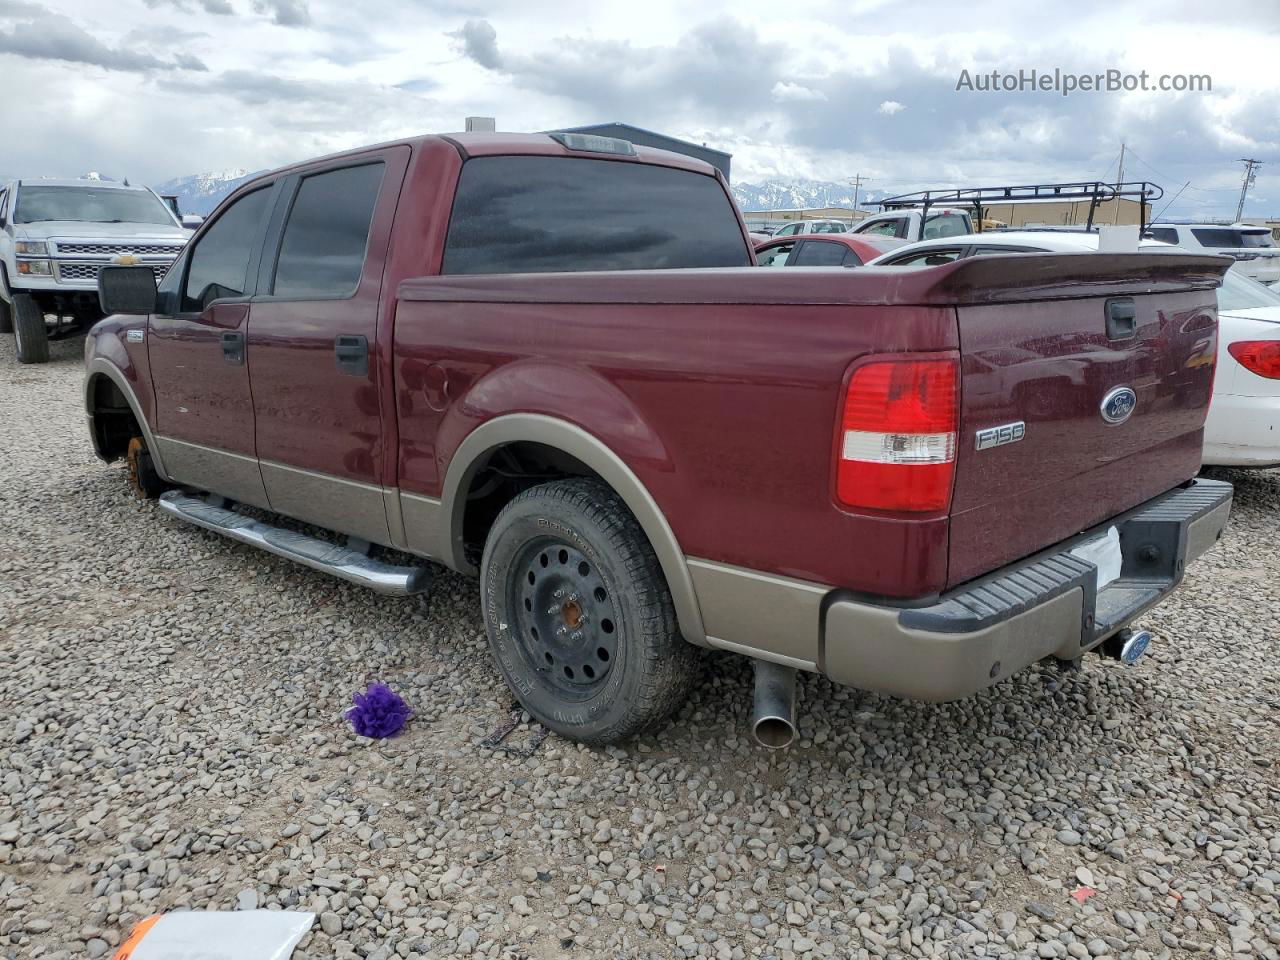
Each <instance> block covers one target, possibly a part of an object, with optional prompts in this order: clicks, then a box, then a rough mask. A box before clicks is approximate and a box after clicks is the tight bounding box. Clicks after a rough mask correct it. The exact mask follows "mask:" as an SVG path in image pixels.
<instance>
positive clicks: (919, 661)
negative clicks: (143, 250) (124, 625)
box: [85, 134, 1231, 745]
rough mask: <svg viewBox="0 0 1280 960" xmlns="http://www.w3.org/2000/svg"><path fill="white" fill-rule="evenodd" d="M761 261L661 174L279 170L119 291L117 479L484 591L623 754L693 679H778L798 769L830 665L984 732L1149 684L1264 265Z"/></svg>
mask: <svg viewBox="0 0 1280 960" xmlns="http://www.w3.org/2000/svg"><path fill="white" fill-rule="evenodd" d="M752 262H753V261H752V253H751V245H750V243H749V241H748V236H747V231H746V229H745V225H744V224H743V222H742V219H741V217H740V215H739V213H738V211H737V209H736V207H735V206H734V204H733V202H732V200H731V199H730V195H729V192H728V190H727V186H726V184H725V182H724V180H723V178H722V177H720V176H719V175H718V174H717V173H716V171H715V170H714V169H713V168H712V167H710V166H708V165H707V164H705V163H702V162H701V161H697V160H693V159H690V158H688V157H684V156H679V155H676V154H672V153H666V152H662V151H657V150H649V149H646V148H643V147H638V146H633V145H632V144H630V143H627V142H626V141H618V140H610V139H605V138H600V137H591V136H584V135H581V134H552V135H508V134H466V135H456V136H429V137H422V138H418V139H413V140H407V141H403V142H397V143H390V144H386V145H382V146H377V147H370V148H367V149H363V150H357V151H354V152H350V153H345V154H341V155H338V156H332V157H327V158H324V159H320V160H315V161H311V162H307V163H303V164H299V165H297V166H293V167H288V168H286V169H282V170H277V171H275V172H272V173H267V174H264V175H261V176H258V177H255V178H254V179H253V180H251V181H249V182H247V183H246V184H244V185H243V186H241V187H240V188H238V189H237V190H236V191H235V193H233V194H232V195H231V196H229V197H228V198H227V199H226V200H225V201H224V202H223V203H222V204H221V206H220V207H219V208H218V210H217V211H216V212H215V213H214V214H213V215H212V216H211V217H210V218H209V219H208V221H206V223H205V224H204V225H203V226H202V227H201V229H200V231H199V232H198V233H197V235H196V236H195V237H194V238H193V240H192V242H191V244H190V245H189V246H188V247H187V249H186V250H185V251H184V252H183V254H182V255H181V256H180V258H179V259H178V261H177V263H176V265H175V266H174V268H173V269H172V270H171V271H170V272H169V273H168V274H167V276H166V277H165V278H164V280H163V282H162V283H161V284H160V286H159V290H158V291H157V289H156V288H155V285H154V283H153V278H152V274H151V272H150V271H149V270H145V269H143V270H139V269H138V268H137V267H109V268H107V269H105V270H104V271H103V274H102V278H101V281H100V293H101V296H102V301H103V306H104V308H105V309H106V310H108V311H110V312H112V313H113V314H115V315H113V316H110V317H108V318H107V319H105V320H104V321H102V322H100V323H99V324H97V325H96V326H95V327H94V328H93V330H92V331H91V335H90V337H89V338H88V342H87V344H86V363H87V370H86V373H87V376H86V381H85V401H86V404H87V410H88V420H89V429H90V433H91V436H92V439H93V445H94V448H95V449H96V451H97V454H98V455H99V456H100V457H101V458H103V459H104V460H107V461H111V460H115V459H124V460H126V461H127V464H128V473H129V477H130V479H131V481H132V483H133V485H134V488H135V489H136V490H137V491H138V492H139V493H140V494H141V495H143V496H148V497H158V498H159V507H160V509H161V510H163V511H164V512H166V513H168V514H171V515H173V516H175V517H179V518H182V519H184V520H186V521H189V522H191V523H194V524H197V525H199V526H202V527H205V528H207V529H209V530H213V531H216V532H218V533H220V534H223V535H225V536H228V537H231V538H233V539H235V540H238V541H241V542H243V543H247V544H252V545H254V546H256V547H259V548H261V549H265V550H268V551H271V552H273V553H276V554H278V555H281V556H284V557H288V558H290V559H293V560H295V561H298V562H300V563H302V564H306V565H309V566H311V567H314V568H317V569H320V570H324V571H327V572H329V573H332V574H336V575H338V576H340V577H345V578H347V579H349V580H352V581H355V582H357V583H362V584H366V585H368V586H370V587H372V588H374V589H376V590H381V591H383V592H385V593H390V594H412V593H417V592H421V591H424V590H426V589H427V588H428V582H429V574H428V572H427V571H428V570H429V569H430V564H429V563H427V561H435V562H437V563H440V564H444V565H446V566H448V567H451V568H453V569H454V570H458V571H464V572H467V573H471V574H478V575H479V579H480V593H481V597H482V604H481V605H482V609H483V616H484V621H485V624H486V626H487V630H488V639H489V644H490V646H491V648H492V652H493V654H494V659H495V661H496V664H497V668H498V669H499V670H500V671H501V673H502V675H503V677H504V678H505V679H506V681H507V683H508V684H509V685H510V687H511V689H512V690H513V691H514V693H515V696H516V697H517V698H518V699H519V701H520V702H521V703H522V704H523V705H524V707H525V708H526V709H527V710H528V711H529V712H530V713H531V714H532V715H533V716H534V717H536V718H537V719H538V720H539V721H540V722H542V723H543V724H545V725H546V726H548V727H550V728H552V729H554V730H556V731H559V732H560V733H562V734H564V735H566V736H569V737H573V738H576V739H579V740H582V741H586V742H588V743H610V742H615V741H618V740H620V739H622V738H625V737H628V736H630V735H632V734H635V733H636V732H637V731H639V730H642V729H644V728H646V727H648V726H650V725H652V724H654V723H655V722H658V721H661V720H662V719H663V718H665V717H666V716H668V714H669V713H670V712H671V711H672V710H673V709H675V708H676V707H677V706H678V705H679V704H680V703H681V702H682V698H683V697H684V696H685V695H686V693H687V692H688V690H689V688H690V685H691V684H693V683H694V682H695V681H696V679H697V676H698V670H697V666H698V658H697V656H696V654H697V651H696V647H713V648H721V649H724V650H730V651H736V652H738V653H741V654H746V655H748V656H750V657H752V658H754V661H755V669H756V713H755V723H756V733H757V737H758V738H759V739H760V740H761V741H762V742H765V743H768V744H771V745H780V744H784V743H786V742H788V741H789V739H790V737H791V736H792V735H793V733H794V725H793V715H794V691H795V677H796V671H797V670H806V671H815V672H818V673H822V674H825V675H826V676H827V677H830V678H831V679H832V680H834V681H836V682H839V683H843V684H851V685H854V686H857V687H862V688H868V689H872V690H878V691H885V692H888V693H891V694H898V695H904V696H909V697H916V698H922V699H926V700H948V699H952V698H958V697H964V696H967V695H969V694H972V693H974V692H976V691H978V690H981V689H982V688H984V687H987V686H988V685H990V684H993V683H995V682H996V681H998V680H1000V679H1002V678H1004V677H1008V676H1009V675H1010V674H1012V673H1015V672H1016V671H1019V670H1022V669H1023V668H1025V667H1027V666H1028V665H1029V664H1032V663H1034V662H1035V661H1038V660H1041V659H1044V658H1058V659H1059V660H1064V661H1075V660H1077V659H1079V658H1080V656H1081V655H1082V653H1083V652H1085V651H1088V650H1093V649H1101V650H1106V651H1110V652H1113V653H1115V654H1116V655H1117V656H1123V657H1124V658H1125V659H1127V660H1128V659H1133V658H1135V657H1136V656H1137V655H1138V654H1139V653H1140V652H1141V649H1142V647H1143V644H1144V643H1145V642H1146V640H1147V639H1148V635H1147V634H1145V633H1144V632H1142V631H1134V630H1131V629H1130V628H1129V624H1130V623H1131V622H1132V621H1133V620H1134V619H1135V617H1137V616H1138V615H1139V614H1141V613H1142V612H1143V611H1144V610H1146V609H1147V608H1148V607H1150V606H1151V605H1152V604H1154V603H1156V602H1157V601H1159V600H1160V598H1161V597H1163V596H1164V595H1165V594H1167V593H1168V592H1169V591H1171V590H1172V589H1174V588H1175V586H1176V585H1177V584H1178V582H1179V581H1180V579H1181V578H1182V576H1183V573H1184V570H1185V567H1186V564H1187V563H1188V562H1190V561H1191V560H1192V559H1194V558H1195V557H1196V556H1198V555H1199V554H1200V553H1202V552H1203V551H1204V550H1206V549H1207V548H1208V547H1209V546H1211V545H1212V544H1213V543H1214V541H1215V540H1216V538H1217V537H1218V536H1219V534H1220V532H1221V530H1222V528H1223V525H1224V524H1225V522H1226V519H1227V514H1228V511H1229V509H1230V499H1231V488H1230V485H1228V484H1224V483H1219V482H1212V481H1206V480H1197V479H1196V474H1197V471H1198V469H1199V465H1200V448H1201V430H1202V426H1203V424H1204V420H1205V412H1206V409H1207V406H1208V403H1209V394H1210V389H1211V387H1212V382H1213V362H1214V357H1215V350H1216V322H1217V321H1216V314H1215V309H1216V307H1215V288H1216V287H1217V285H1218V284H1219V282H1220V278H1221V274H1222V272H1223V270H1224V269H1225V268H1226V266H1227V265H1228V263H1229V261H1226V260H1224V259H1221V258H1214V257H1206V256H1198V255H1180V254H1179V255H1163V256H1156V255H1143V254H1123V255H1098V254H1081V255H1070V254H1068V255H1036V254H1029V255H1020V256H1002V257H973V258H969V259H965V260H961V261H958V262H955V263H950V264H946V265H944V266H938V267H926V268H919V269H902V268H900V269H877V268H867V269H859V270H846V269H842V268H812V269H806V268H796V269H793V270H782V271H776V270H763V269H759V268H756V267H753V266H752ZM239 505H245V506H247V507H254V508H259V510H262V511H268V513H267V514H266V515H265V516H266V517H267V518H268V519H263V517H264V514H262V513H261V512H258V511H248V512H246V511H245V510H243V509H241V508H240V506H239ZM277 516H283V517H286V518H292V519H293V520H296V521H302V522H304V524H307V525H311V526H309V527H306V526H304V527H301V528H300V527H299V525H297V524H295V523H290V522H288V521H285V520H283V519H281V520H275V519H270V518H272V517H277ZM316 527H318V528H321V529H320V530H319V531H317V530H315V529H314V528H316ZM331 534H333V535H331ZM334 535H336V536H334Z"/></svg>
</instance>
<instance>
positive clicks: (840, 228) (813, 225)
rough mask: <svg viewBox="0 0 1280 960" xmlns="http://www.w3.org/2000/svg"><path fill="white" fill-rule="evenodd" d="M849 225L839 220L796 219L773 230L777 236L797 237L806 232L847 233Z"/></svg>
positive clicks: (775, 236)
mask: <svg viewBox="0 0 1280 960" xmlns="http://www.w3.org/2000/svg"><path fill="white" fill-rule="evenodd" d="M848 232H849V225H848V224H847V223H842V222H841V221H839V220H796V221H794V222H792V223H788V224H787V225H786V226H785V227H783V228H781V229H780V230H775V231H774V232H773V239H775V240H776V239H777V238H778V237H799V236H802V235H804V234H806V233H848Z"/></svg>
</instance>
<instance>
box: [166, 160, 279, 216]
mask: <svg viewBox="0 0 1280 960" xmlns="http://www.w3.org/2000/svg"><path fill="white" fill-rule="evenodd" d="M259 172H261V171H253V172H250V171H248V170H223V171H221V172H220V173H193V174H191V175H190V176H187V177H174V178H173V179H172V180H166V181H165V182H164V183H157V184H155V185H154V186H153V187H152V189H153V190H155V192H156V193H159V194H165V195H170V194H171V195H173V196H175V197H177V198H178V208H179V209H180V210H181V211H182V212H183V213H198V214H200V215H201V216H204V217H207V216H208V215H209V214H210V213H212V212H213V208H214V207H216V206H217V205H218V204H219V203H220V202H221V201H222V198H223V197H225V196H226V195H227V194H229V193H230V192H231V191H232V190H234V189H235V188H236V187H238V186H240V184H242V183H244V182H245V181H246V180H248V179H249V178H250V177H252V176H255V175H256V174H257V173H259Z"/></svg>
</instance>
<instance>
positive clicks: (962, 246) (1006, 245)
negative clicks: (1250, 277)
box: [867, 230, 1172, 267]
mask: <svg viewBox="0 0 1280 960" xmlns="http://www.w3.org/2000/svg"><path fill="white" fill-rule="evenodd" d="M1138 246H1139V248H1140V249H1142V250H1148V249H1156V248H1159V249H1161V250H1171V249H1172V248H1171V247H1170V246H1169V244H1167V243H1161V242H1160V241H1158V240H1143V241H1142V242H1141V243H1139V244H1138ZM1097 249H1098V235H1097V234H1096V233H1085V232H1083V231H1080V232H1076V231H1057V230H1007V231H1006V230H1001V231H999V232H991V233H968V234H963V235H960V236H952V237H939V238H937V239H936V240H921V241H920V242H919V243H909V244H907V245H906V246H905V247H896V248H895V249H893V250H890V251H889V252H888V253H886V254H884V255H883V256H880V257H876V258H875V259H874V260H872V261H871V262H870V263H868V264H867V266H869V267H927V266H935V265H936V264H939V263H950V262H951V261H952V260H960V259H963V258H964V257H972V256H975V255H977V254H980V253H1090V252H1093V251H1096V250H1097Z"/></svg>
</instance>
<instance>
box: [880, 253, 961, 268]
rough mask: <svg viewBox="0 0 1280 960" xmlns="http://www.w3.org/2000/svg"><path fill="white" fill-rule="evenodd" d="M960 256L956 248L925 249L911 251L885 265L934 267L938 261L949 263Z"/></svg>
mask: <svg viewBox="0 0 1280 960" xmlns="http://www.w3.org/2000/svg"><path fill="white" fill-rule="evenodd" d="M959 257H960V251H959V250H958V249H946V250H927V251H922V252H920V253H913V254H910V255H909V256H905V257H902V258H901V259H899V260H891V261H890V262H889V263H887V264H885V266H889V267H934V266H937V265H938V264H940V263H950V262H951V261H952V260H957V259H959Z"/></svg>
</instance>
